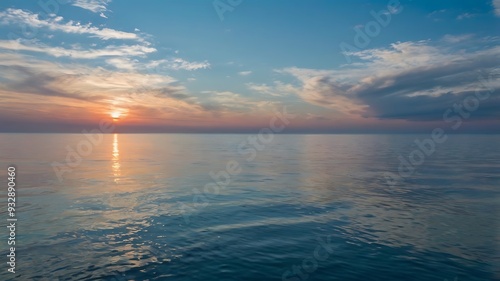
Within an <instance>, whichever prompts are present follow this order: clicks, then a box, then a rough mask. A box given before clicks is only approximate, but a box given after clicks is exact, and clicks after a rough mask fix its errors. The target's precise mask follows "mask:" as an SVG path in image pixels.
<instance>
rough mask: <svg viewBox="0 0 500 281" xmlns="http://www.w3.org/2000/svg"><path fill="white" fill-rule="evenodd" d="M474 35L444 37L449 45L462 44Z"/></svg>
mask: <svg viewBox="0 0 500 281" xmlns="http://www.w3.org/2000/svg"><path fill="white" fill-rule="evenodd" d="M473 36H474V35H472V34H464V35H450V34H446V35H445V36H444V37H443V40H444V41H446V42H449V43H460V42H462V41H467V40H469V39H471V38H472V37H473Z"/></svg>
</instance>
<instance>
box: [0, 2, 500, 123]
mask: <svg viewBox="0 0 500 281" xmlns="http://www.w3.org/2000/svg"><path fill="white" fill-rule="evenodd" d="M499 20H500V1H499V0H484V1H482V0H480V1H478V0H476V1H408V0H406V1H405V0H401V1H397V0H391V1H319V0H318V1H303V0H302V1H298V0H286V1H285V0H279V1H250V0H216V1H182V0H175V1H142V2H139V1H116V0H115V1H111V0H50V1H2V2H1V4H0V69H1V73H0V83H1V84H0V101H1V103H0V106H1V113H0V118H1V119H3V120H4V121H5V122H3V124H2V125H0V131H27V132H28V131H47V132H49V131H78V130H81V128H89V127H90V128H91V127H92V126H95V124H98V122H99V120H100V119H103V118H106V117H108V118H109V116H110V115H111V114H112V113H117V112H118V113H119V114H120V116H121V117H120V122H121V126H122V127H123V128H124V131H130V132H133V131H150V132H178V131H179V132H184V131H186V132H207V131H208V132H212V131H213V132H218V131H221V132H233V131H234V132H240V131H244V132H252V131H253V130H255V129H256V128H261V127H262V126H265V125H266V124H267V123H268V120H269V119H270V118H272V116H273V115H274V114H275V112H277V111H281V110H283V108H284V107H287V108H288V111H292V112H293V113H295V114H296V115H297V118H296V119H295V120H294V122H292V124H290V128H289V131H290V132H302V131H303V132H412V131H415V132H417V131H418V132H423V131H427V130H429V128H433V127H436V126H443V124H444V125H446V126H448V125H454V124H456V122H458V121H457V120H458V119H457V118H461V119H464V121H467V126H464V127H463V128H462V131H463V132H468V131H480V132H483V131H484V132H490V131H495V130H496V129H497V128H498V120H499V117H500V101H499V100H500V99H499V94H498V88H500V83H499V79H498V78H499V76H500V71H499V68H498V65H499V63H500V48H499V44H498V43H499V41H500V36H499V32H498V30H499ZM481 93H484V94H483V95H481ZM480 97H481V98H480ZM476 101H477V103H478V106H477V108H476V106H475V103H476ZM464 102H466V103H467V102H468V106H466V107H465V108H466V110H467V112H465V113H468V115H467V114H465V113H464V112H463V111H460V108H461V107H463V106H464V104H463V103H464ZM455 105H457V106H455ZM450 108H451V110H452V112H451V113H448V114H446V112H447V111H448V109H450ZM445 115H446V116H445ZM466 116H467V117H466ZM465 119H467V120H465ZM138 128H141V129H138Z"/></svg>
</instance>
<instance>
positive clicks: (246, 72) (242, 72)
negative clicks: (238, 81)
mask: <svg viewBox="0 0 500 281" xmlns="http://www.w3.org/2000/svg"><path fill="white" fill-rule="evenodd" d="M238 74H239V75H241V76H248V75H250V74H252V71H250V70H248V71H240V72H238Z"/></svg>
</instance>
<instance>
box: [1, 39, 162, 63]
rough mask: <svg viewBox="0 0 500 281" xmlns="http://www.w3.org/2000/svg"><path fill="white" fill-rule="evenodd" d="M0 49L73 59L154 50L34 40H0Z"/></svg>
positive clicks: (135, 54)
mask: <svg viewBox="0 0 500 281" xmlns="http://www.w3.org/2000/svg"><path fill="white" fill-rule="evenodd" d="M0 49H4V50H13V51H28V52H37V53H44V54H46V55H50V56H53V57H70V58H75V59H97V58H101V57H112V56H117V57H124V56H142V55H146V54H149V53H153V52H156V49H155V48H151V47H147V46H142V45H121V46H115V45H109V46H106V47H105V48H102V49H88V50H84V49H65V48H61V47H50V46H47V45H44V44H41V43H38V42H37V41H34V40H21V39H17V40H0Z"/></svg>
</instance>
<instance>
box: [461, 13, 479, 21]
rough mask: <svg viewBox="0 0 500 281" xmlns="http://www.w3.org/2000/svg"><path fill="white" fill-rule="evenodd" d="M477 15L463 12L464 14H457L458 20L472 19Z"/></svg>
mask: <svg viewBox="0 0 500 281" xmlns="http://www.w3.org/2000/svg"><path fill="white" fill-rule="evenodd" d="M475 16H476V15H475V14H471V13H463V14H460V15H458V16H457V20H464V19H470V18H473V17H475Z"/></svg>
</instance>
